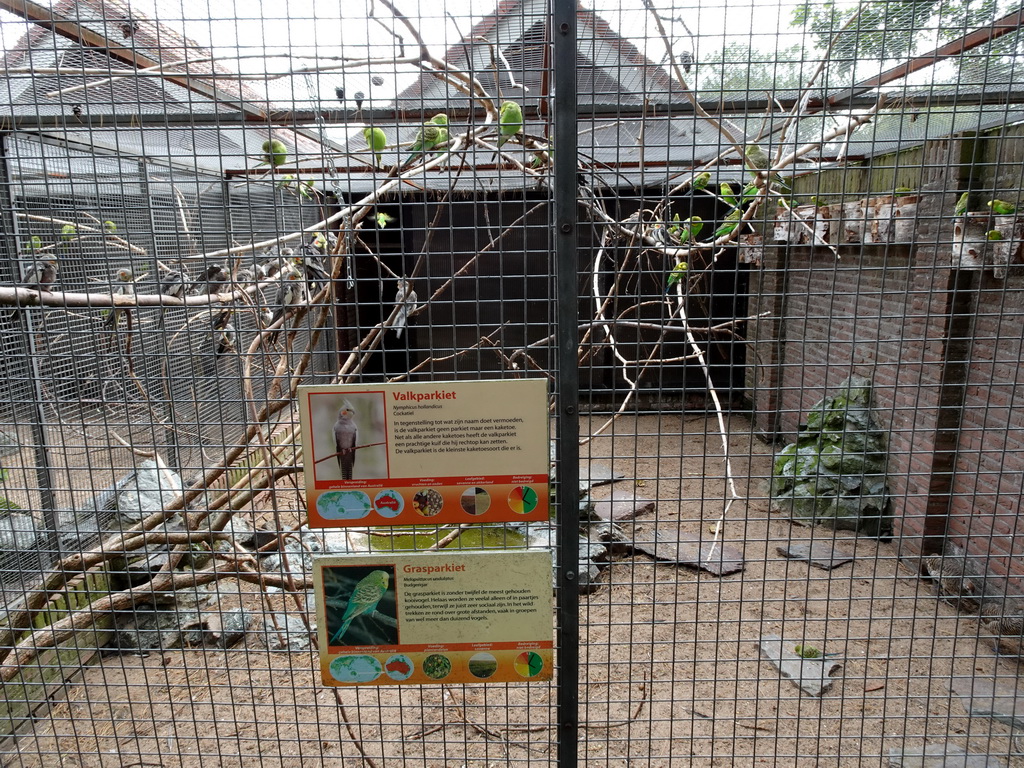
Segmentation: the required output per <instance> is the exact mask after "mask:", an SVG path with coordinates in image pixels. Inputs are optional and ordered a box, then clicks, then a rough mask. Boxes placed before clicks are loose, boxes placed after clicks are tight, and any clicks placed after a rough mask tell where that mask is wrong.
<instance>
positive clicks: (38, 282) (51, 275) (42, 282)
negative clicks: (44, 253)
mask: <svg viewBox="0 0 1024 768" xmlns="http://www.w3.org/2000/svg"><path fill="white" fill-rule="evenodd" d="M22 282H24V283H25V285H26V286H27V287H29V288H35V289H36V290H37V291H45V292H46V293H49V292H50V291H51V290H52V289H53V287H54V286H55V285H56V283H57V260H56V259H54V258H52V257H51V258H48V259H36V260H35V261H33V262H32V263H31V264H29V266H28V268H27V269H26V270H25V274H24V275H23V276H22Z"/></svg>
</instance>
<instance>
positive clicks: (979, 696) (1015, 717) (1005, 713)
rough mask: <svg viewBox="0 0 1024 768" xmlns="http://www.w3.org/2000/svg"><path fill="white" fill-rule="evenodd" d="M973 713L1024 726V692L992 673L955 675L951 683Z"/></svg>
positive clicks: (1013, 725)
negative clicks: (998, 679)
mask: <svg viewBox="0 0 1024 768" xmlns="http://www.w3.org/2000/svg"><path fill="white" fill-rule="evenodd" d="M949 688H950V690H951V691H953V693H955V694H956V695H957V696H959V697H960V703H961V704H963V705H964V709H966V710H967V714H969V715H970V716H971V717H991V718H992V719H993V720H996V721H998V722H1000V723H1006V724H1007V725H1009V726H1011V727H1012V728H1019V729H1024V693H1021V692H1020V691H1018V690H1017V689H1016V688H1015V687H1013V686H1011V685H1009V684H1008V683H1007V684H1003V683H999V682H997V681H996V680H994V679H993V678H990V677H956V678H953V681H952V682H951V683H950V686H949Z"/></svg>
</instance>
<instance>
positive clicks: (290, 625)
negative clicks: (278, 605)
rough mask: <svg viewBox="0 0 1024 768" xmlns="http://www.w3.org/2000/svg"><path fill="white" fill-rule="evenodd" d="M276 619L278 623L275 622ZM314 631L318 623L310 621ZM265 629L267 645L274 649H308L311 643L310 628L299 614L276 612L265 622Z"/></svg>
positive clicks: (292, 650) (294, 650) (295, 650)
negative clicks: (307, 627)
mask: <svg viewBox="0 0 1024 768" xmlns="http://www.w3.org/2000/svg"><path fill="white" fill-rule="evenodd" d="M275 620H276V622H277V623H276V624H275V623H274V622H275ZM310 626H311V627H312V629H313V631H314V632H315V631H316V624H315V623H312V622H311V623H310ZM263 629H264V631H265V633H266V636H267V647H268V648H269V649H270V650H272V651H291V652H297V651H306V650H309V647H310V644H311V634H310V630H308V629H306V625H305V624H304V623H303V621H302V619H300V618H299V617H298V616H291V615H289V614H286V613H275V614H274V615H273V616H272V617H268V618H267V619H266V621H265V622H264V625H263Z"/></svg>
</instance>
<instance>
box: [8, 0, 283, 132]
mask: <svg viewBox="0 0 1024 768" xmlns="http://www.w3.org/2000/svg"><path fill="white" fill-rule="evenodd" d="M0 10H4V11H9V12H10V13H13V14H16V15H18V16H21V17H22V18H24V19H26V20H28V21H32V22H34V23H36V24H38V25H39V26H41V27H43V28H44V29H48V30H50V31H51V32H53V33H55V34H58V35H61V36H62V37H66V38H68V39H69V40H74V41H75V42H76V43H79V44H80V45H83V46H85V47H87V48H92V49H95V50H99V51H102V52H103V53H105V54H106V55H107V56H109V57H110V58H112V59H114V60H116V61H120V62H122V63H124V64H127V65H129V66H131V67H135V68H136V69H144V68H146V67H157V66H160V65H162V64H163V62H161V61H157V60H156V59H151V58H150V57H149V56H146V55H145V54H142V53H140V52H139V51H138V50H136V49H134V48H127V47H125V46H123V45H119V44H118V43H116V42H114V41H113V40H111V39H110V38H109V37H106V36H105V35H102V34H100V33H98V32H94V31H93V30H91V29H88V28H86V27H84V26H83V25H82V24H80V23H79V22H77V21H75V20H74V19H70V18H68V17H66V16H63V15H61V14H59V13H55V12H54V11H53V10H52V9H50V8H46V7H45V6H42V5H39V3H34V2H32V0H0ZM179 66H186V65H179ZM211 66H213V65H212V62H211ZM176 68H177V67H176ZM113 74H116V72H115V73H113ZM163 78H164V79H166V80H167V81H168V82H171V83H174V84H176V85H180V86H181V87H182V88H186V89H188V90H190V91H192V92H193V93H198V94H199V95H201V96H205V97H206V98H208V99H212V100H213V101H214V102H216V103H218V104H224V105H226V106H230V107H233V108H235V109H238V110H241V111H242V112H243V113H245V114H246V115H248V116H250V117H253V118H259V119H266V113H265V112H264V111H263V110H262V109H259V108H257V107H254V106H252V105H250V104H247V103H245V102H244V101H241V100H239V99H237V98H235V97H234V96H228V95H225V94H224V92H223V91H221V90H219V89H218V88H217V87H216V85H214V84H213V83H210V82H207V81H204V80H202V79H200V78H199V77H187V76H185V77H182V76H180V75H163Z"/></svg>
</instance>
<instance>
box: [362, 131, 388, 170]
mask: <svg viewBox="0 0 1024 768" xmlns="http://www.w3.org/2000/svg"><path fill="white" fill-rule="evenodd" d="M363 138H364V139H366V148H367V149H369V150H370V152H372V153H373V160H374V164H375V165H376V166H377V167H378V168H380V167H381V163H382V158H383V155H382V153H383V152H384V148H385V147H386V146H387V145H388V137H387V136H386V135H385V133H384V131H383V130H381V129H380V128H377V127H374V126H369V125H368V126H366V127H365V128H363Z"/></svg>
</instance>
